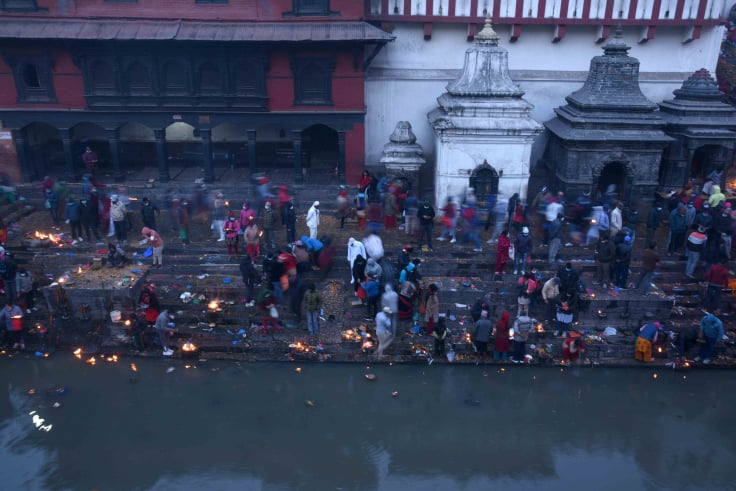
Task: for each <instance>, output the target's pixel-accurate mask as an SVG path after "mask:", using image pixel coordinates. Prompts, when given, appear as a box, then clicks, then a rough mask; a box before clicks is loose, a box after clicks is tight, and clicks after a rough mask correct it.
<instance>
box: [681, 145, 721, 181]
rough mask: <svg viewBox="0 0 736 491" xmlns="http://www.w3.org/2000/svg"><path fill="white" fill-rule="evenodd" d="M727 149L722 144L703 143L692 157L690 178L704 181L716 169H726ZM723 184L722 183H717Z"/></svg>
mask: <svg viewBox="0 0 736 491" xmlns="http://www.w3.org/2000/svg"><path fill="white" fill-rule="evenodd" d="M727 154H728V151H727V149H725V148H724V147H722V146H721V145H703V146H702V147H698V148H697V149H696V150H695V152H694V153H693V158H692V159H690V176H689V177H690V178H691V179H693V180H695V181H697V182H704V181H705V180H706V178H707V177H708V175H709V174H710V173H711V172H713V171H714V170H716V169H718V170H722V171H723V170H725V169H726V167H727V166H728V165H727V164H728V163H727V162H726V155H727ZM717 184H719V185H720V184H722V183H717Z"/></svg>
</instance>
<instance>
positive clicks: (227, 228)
mask: <svg viewBox="0 0 736 491" xmlns="http://www.w3.org/2000/svg"><path fill="white" fill-rule="evenodd" d="M222 230H223V231H224V232H225V244H227V255H228V256H229V257H231V258H232V257H233V255H235V256H237V255H238V240H239V239H240V236H239V234H238V232H240V222H239V221H238V220H236V219H235V213H233V212H232V211H231V212H230V214H229V215H228V217H227V220H225V223H224V224H223V226H222Z"/></svg>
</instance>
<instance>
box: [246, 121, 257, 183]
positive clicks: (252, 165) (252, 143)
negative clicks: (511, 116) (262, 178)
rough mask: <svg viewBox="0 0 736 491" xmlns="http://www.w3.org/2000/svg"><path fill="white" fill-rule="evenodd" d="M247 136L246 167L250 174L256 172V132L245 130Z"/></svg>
mask: <svg viewBox="0 0 736 491" xmlns="http://www.w3.org/2000/svg"><path fill="white" fill-rule="evenodd" d="M246 134H247V135H248V167H249V169H250V173H251V174H255V173H256V172H258V162H256V130H247V131H246Z"/></svg>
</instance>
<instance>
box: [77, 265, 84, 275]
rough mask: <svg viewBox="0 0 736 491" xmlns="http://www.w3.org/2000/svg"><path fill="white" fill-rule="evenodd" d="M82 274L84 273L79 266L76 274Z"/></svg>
mask: <svg viewBox="0 0 736 491" xmlns="http://www.w3.org/2000/svg"><path fill="white" fill-rule="evenodd" d="M82 273H84V271H82V267H81V266H80V267H78V268H77V274H82Z"/></svg>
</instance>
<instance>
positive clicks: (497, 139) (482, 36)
mask: <svg viewBox="0 0 736 491" xmlns="http://www.w3.org/2000/svg"><path fill="white" fill-rule="evenodd" d="M498 40H499V36H498V34H496V32H495V31H494V30H493V27H492V25H491V21H490V19H486V21H485V25H484V27H483V29H482V30H481V31H480V32H479V33H478V34H477V35H476V36H475V42H474V45H473V46H472V47H471V48H469V49H467V50H466V51H465V65H464V66H463V70H462V73H461V74H460V75H459V76H458V78H457V79H456V80H454V81H453V82H450V83H449V84H448V85H447V92H445V93H444V94H442V95H441V96H440V97H439V98H438V99H437V102H438V104H439V107H438V108H436V109H434V110H432V111H431V112H430V113H429V114H428V115H427V118H428V120H429V124H430V125H431V126H432V128H433V130H434V135H435V149H436V153H435V155H436V165H435V202H436V204H437V205H438V206H442V205H443V204H444V203H445V201H446V199H447V197H448V196H462V195H464V194H465V190H466V189H467V188H468V187H471V180H472V182H473V183H476V182H480V181H482V182H484V183H486V184H487V185H484V186H482V187H481V189H477V190H476V194H477V195H478V198H479V199H481V200H483V199H485V198H486V196H487V195H488V194H496V193H500V194H501V195H504V196H510V195H511V194H513V193H519V194H520V195H521V196H526V188H527V182H528V179H529V159H530V156H531V149H532V143H533V142H534V139H535V138H536V137H537V135H539V134H540V133H541V132H542V130H543V127H542V125H540V124H539V123H538V122H537V121H535V120H534V119H532V118H531V116H530V113H531V111H532V109H533V108H534V106H533V105H532V104H530V103H529V102H527V101H526V100H525V99H523V98H522V96H523V95H524V91H522V90H521V89H520V88H519V86H518V85H516V84H515V83H514V82H513V81H512V80H511V76H510V75H509V70H508V52H507V51H506V50H505V49H504V48H502V47H500V46H499V45H498Z"/></svg>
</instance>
